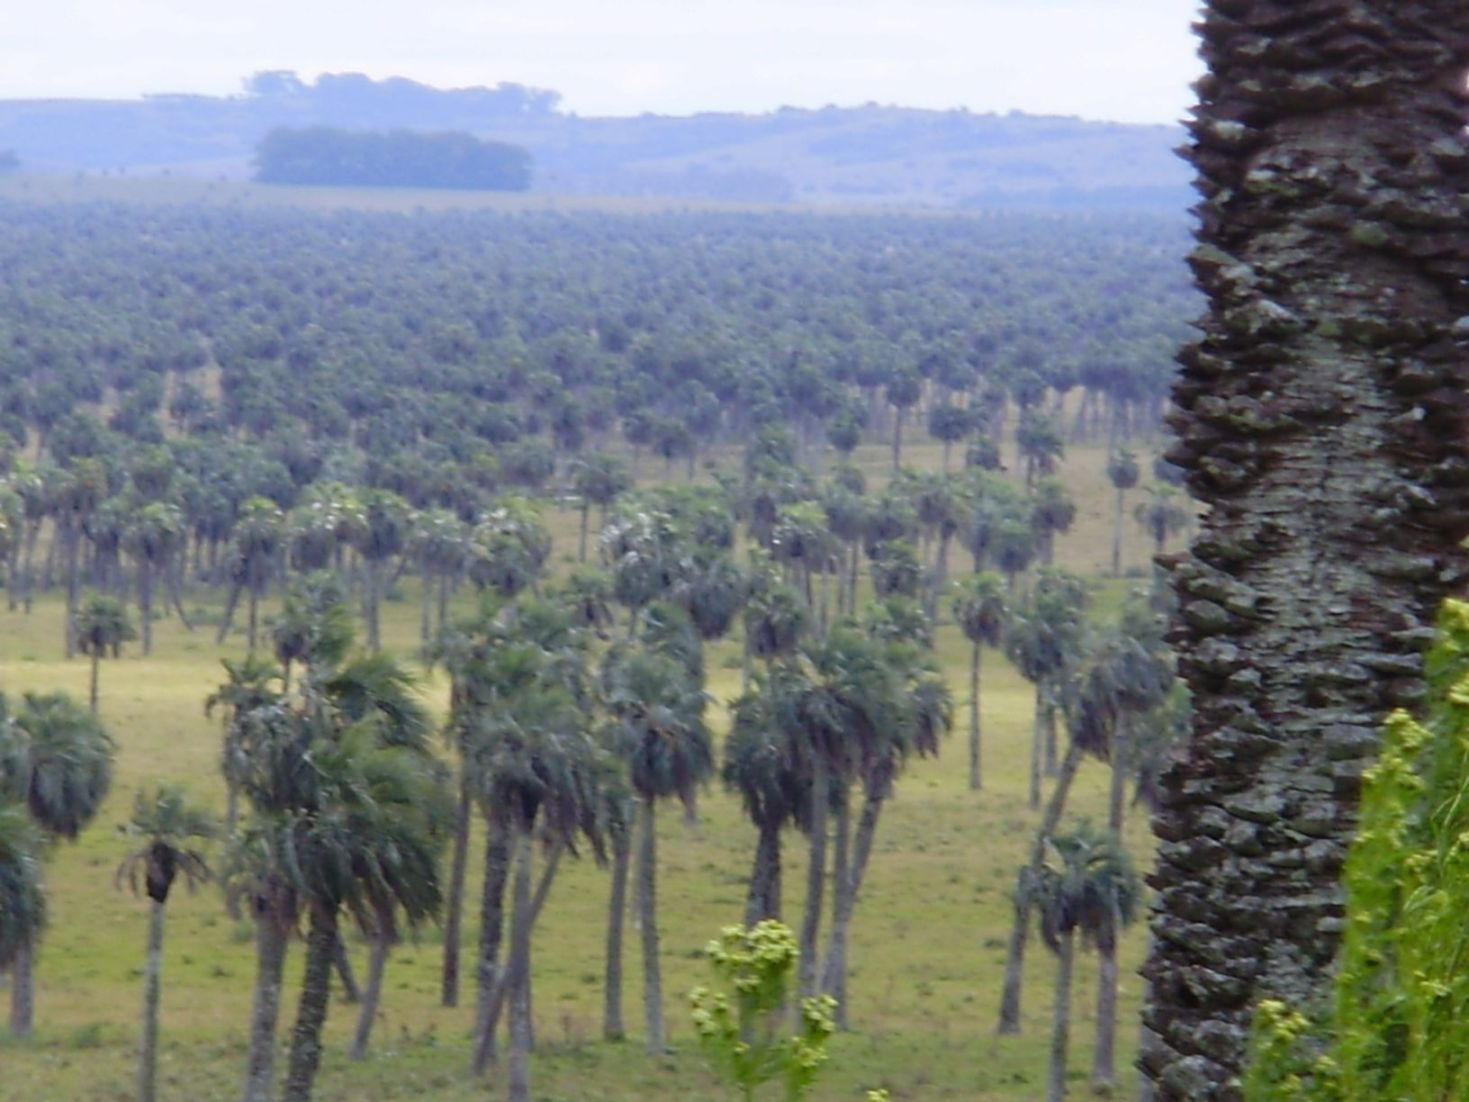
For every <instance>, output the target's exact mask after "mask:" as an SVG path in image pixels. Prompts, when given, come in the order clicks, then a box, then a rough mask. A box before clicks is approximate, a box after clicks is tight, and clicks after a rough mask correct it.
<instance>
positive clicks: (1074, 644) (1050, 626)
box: [1005, 569, 1086, 811]
mask: <svg viewBox="0 0 1469 1102" xmlns="http://www.w3.org/2000/svg"><path fill="white" fill-rule="evenodd" d="M1085 603H1086V602H1085V589H1084V588H1082V586H1081V584H1080V581H1079V579H1076V578H1074V577H1072V576H1070V575H1067V574H1065V573H1064V572H1062V571H1057V570H1050V569H1047V570H1043V571H1042V572H1041V575H1040V578H1039V579H1038V580H1037V582H1036V586H1035V590H1034V592H1032V593H1031V594H1030V599H1029V600H1028V601H1027V602H1026V603H1025V604H1024V605H1021V606H1019V607H1017V608H1014V609H1012V610H1011V614H1010V622H1009V624H1008V625H1007V628H1006V631H1005V654H1006V656H1007V657H1008V658H1009V659H1010V661H1011V662H1013V663H1014V664H1015V668H1016V669H1017V670H1019V671H1020V675H1021V676H1022V677H1024V678H1025V679H1026V680H1027V681H1029V682H1030V683H1031V684H1032V685H1034V686H1035V716H1034V722H1033V724H1032V726H1031V750H1030V796H1029V803H1030V807H1031V810H1033V811H1034V810H1036V809H1038V808H1039V807H1040V805H1041V774H1042V771H1043V765H1044V757H1045V753H1046V742H1047V734H1048V732H1049V731H1050V730H1052V729H1053V728H1052V724H1053V722H1054V716H1055V707H1056V699H1057V688H1058V685H1059V683H1060V681H1061V680H1062V679H1063V678H1064V677H1065V675H1066V673H1067V671H1068V669H1069V667H1070V665H1071V664H1072V663H1073V662H1074V661H1075V658H1076V655H1077V648H1078V646H1079V644H1080V641H1081V632H1082V619H1081V617H1082V612H1083V610H1084V608H1085Z"/></svg>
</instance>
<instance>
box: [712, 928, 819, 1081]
mask: <svg viewBox="0 0 1469 1102" xmlns="http://www.w3.org/2000/svg"><path fill="white" fill-rule="evenodd" d="M704 955H705V956H707V957H708V958H709V962H710V964H711V965H712V966H713V969H714V973H715V975H716V976H717V977H718V980H719V984H718V989H715V988H709V987H697V988H695V989H694V990H693V992H691V993H690V996H689V998H690V1001H691V1002H692V1004H693V1020H694V1029H695V1031H696V1032H697V1033H698V1036H699V1045H700V1047H701V1048H702V1049H703V1051H704V1053H705V1055H706V1056H707V1057H708V1058H709V1060H710V1062H711V1063H713V1065H714V1067H715V1068H716V1069H717V1070H718V1071H719V1073H720V1074H721V1075H722V1076H724V1077H725V1078H727V1079H729V1080H730V1081H731V1082H732V1083H733V1084H734V1086H735V1089H736V1090H738V1091H739V1097H740V1098H741V1099H742V1100H743V1102H751V1100H752V1099H754V1098H755V1096H756V1092H757V1091H758V1090H759V1088H760V1087H762V1086H763V1085H764V1084H766V1083H770V1082H773V1081H775V1080H780V1081H781V1082H782V1083H783V1085H784V1094H783V1095H782V1097H783V1098H784V1099H785V1100H786V1102H795V1100H796V1099H800V1098H805V1097H806V1096H807V1094H808V1093H810V1090H811V1087H812V1084H813V1083H815V1081H816V1076H817V1073H818V1072H819V1071H820V1070H821V1066H822V1065H823V1064H824V1063H826V1060H827V1052H826V1042H827V1039H828V1038H829V1037H830V1036H831V1035H832V1032H833V1031H834V1030H835V1029H836V1019H835V1017H834V1016H833V1015H834V1011H835V1009H836V1000H835V999H833V998H832V997H831V996H829V995H815V996H811V997H808V998H804V999H802V1000H801V1006H800V1015H799V1018H798V1020H797V1023H796V1025H797V1028H796V1031H795V1032H794V1033H789V1034H787V1033H786V1032H785V1031H784V1026H785V1022H786V1014H785V1009H786V1004H787V1000H788V998H789V995H790V990H791V980H792V978H793V974H794V971H795V966H796V960H797V958H798V957H799V956H800V952H799V950H798V949H797V947H796V939H795V936H794V935H793V934H792V933H791V931H790V929H789V927H787V926H785V925H784V924H783V923H780V922H776V921H774V920H773V919H767V920H765V921H764V922H759V923H756V924H755V925H754V926H752V927H750V928H748V929H746V928H745V927H744V926H726V927H725V928H724V929H723V931H721V933H720V935H719V937H718V938H717V939H715V940H714V941H711V942H710V943H709V944H708V945H707V946H706V947H705V950H704Z"/></svg>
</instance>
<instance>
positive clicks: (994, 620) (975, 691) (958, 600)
mask: <svg viewBox="0 0 1469 1102" xmlns="http://www.w3.org/2000/svg"><path fill="white" fill-rule="evenodd" d="M952 607H953V610H954V620H955V622H956V623H957V624H958V625H959V630H960V631H962V632H963V633H964V638H966V639H968V640H969V646H970V651H969V787H970V788H971V789H974V790H975V791H978V790H979V788H980V786H981V783H982V771H981V763H980V729H979V663H980V655H981V653H982V650H983V648H984V647H997V646H999V645H1000V640H1001V638H1002V636H1003V634H1004V630H1005V623H1006V621H1007V620H1008V619H1009V615H1010V610H1009V608H1008V606H1007V605H1006V602H1005V588H1004V583H1003V582H1001V581H1000V576H999V575H998V574H995V573H993V572H992V571H987V572H985V573H983V574H976V575H974V576H973V577H972V578H970V579H969V581H968V582H967V583H965V584H963V585H962V586H961V587H960V588H959V589H958V590H957V592H956V593H955V594H954V601H953V606H952Z"/></svg>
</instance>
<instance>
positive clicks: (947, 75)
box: [0, 0, 1201, 122]
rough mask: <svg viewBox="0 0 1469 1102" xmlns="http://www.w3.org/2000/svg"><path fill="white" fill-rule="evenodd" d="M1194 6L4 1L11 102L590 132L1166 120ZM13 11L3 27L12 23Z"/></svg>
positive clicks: (749, 0)
mask: <svg viewBox="0 0 1469 1102" xmlns="http://www.w3.org/2000/svg"><path fill="white" fill-rule="evenodd" d="M1197 6H1198V5H1197V3H1196V2H1195V0H228V2H222V0H0V23H3V31H0V98H12V97H34V96H136V95H140V94H142V93H144V92H161V91H188V92H207V93H212V94H227V93H231V92H235V91H238V90H239V88H240V81H241V79H242V78H243V77H245V76H246V75H248V74H249V73H252V72H255V71H257V70H261V69H295V70H296V71H297V72H299V73H300V74H301V75H302V76H303V77H304V78H307V79H311V78H313V77H315V75H316V74H317V73H319V72H322V71H327V72H343V71H355V72H364V73H367V74H369V75H371V76H374V77H384V76H391V75H401V76H407V77H412V78H413V79H415V80H421V81H424V82H425V83H429V84H436V85H440V86H462V85H469V84H491V85H493V84H496V83H498V82H500V81H502V80H504V81H517V82H519V83H522V84H529V85H534V86H536V87H541V88H553V89H555V90H557V91H559V92H561V93H562V94H563V96H564V105H565V107H566V108H568V109H569V110H573V111H576V112H579V113H581V114H585V115H601V114H636V113H638V112H641V111H655V112H660V113H666V114H686V113H690V112H693V111H700V110H743V111H761V110H767V109H770V108H774V107H778V106H781V105H783V104H790V105H793V106H800V107H820V106H823V105H825V104H827V103H836V104H843V105H845V104H855V103H863V102H866V101H868V100H876V101H878V102H880V103H898V104H903V105H907V106H917V107H936V108H946V107H959V106H965V107H969V108H970V109H972V110H975V111H1008V110H1011V109H1019V110H1023V111H1029V112H1037V113H1047V114H1066V115H1081V116H1083V117H1086V118H1107V119H1119V120H1123V121H1128V122H1168V121H1172V120H1175V119H1177V118H1179V117H1180V116H1181V114H1182V113H1183V111H1184V109H1185V108H1186V107H1187V105H1188V104H1189V103H1190V102H1191V100H1190V94H1189V90H1188V84H1189V82H1190V81H1191V80H1193V79H1194V77H1195V76H1196V75H1197V74H1198V72H1199V71H1200V68H1201V66H1200V63H1199V62H1198V61H1197V59H1196V57H1195V55H1194V43H1193V41H1192V38H1191V35H1190V32H1189V22H1190V20H1191V18H1192V17H1193V15H1194V12H1195V11H1196V9H1197ZM7 9H8V10H7Z"/></svg>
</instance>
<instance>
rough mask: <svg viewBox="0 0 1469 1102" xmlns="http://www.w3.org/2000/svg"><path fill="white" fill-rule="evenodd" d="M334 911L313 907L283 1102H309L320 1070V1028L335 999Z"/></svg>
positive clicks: (335, 924)
mask: <svg viewBox="0 0 1469 1102" xmlns="http://www.w3.org/2000/svg"><path fill="white" fill-rule="evenodd" d="M337 940H338V939H337V912H336V908H334V907H322V906H313V907H312V908H311V928H310V930H309V931H308V933H307V935H306V971H305V974H304V975H303V976H302V978H301V1000H300V1002H299V1003H298V1004H297V1006H296V1024H295V1026H294V1027H293V1028H292V1029H291V1051H290V1055H289V1057H288V1059H287V1063H286V1082H285V1086H284V1087H283V1089H282V1090H281V1102H308V1100H309V1099H310V1098H311V1087H312V1084H313V1083H315V1082H316V1071H317V1069H318V1068H319V1067H320V1066H321V1027H322V1026H323V1025H325V1024H326V1011H327V1006H328V1005H329V1004H330V1002H331V997H332V962H333V960H334V958H335V956H336V946H337Z"/></svg>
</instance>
